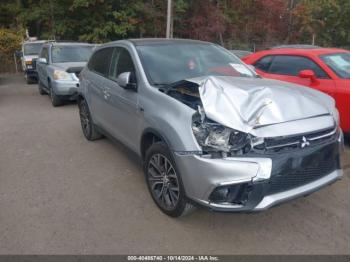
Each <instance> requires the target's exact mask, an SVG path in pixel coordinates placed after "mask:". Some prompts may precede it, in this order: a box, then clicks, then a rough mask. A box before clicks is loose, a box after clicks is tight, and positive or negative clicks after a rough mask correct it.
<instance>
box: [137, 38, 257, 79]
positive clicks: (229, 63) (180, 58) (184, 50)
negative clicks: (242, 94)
mask: <svg viewBox="0 0 350 262" xmlns="http://www.w3.org/2000/svg"><path fill="white" fill-rule="evenodd" d="M136 48H137V51H138V53H139V55H140V58H141V60H142V64H143V67H144V69H145V71H146V74H147V77H148V80H149V81H150V83H151V84H153V85H167V84H171V83H174V82H177V81H180V80H184V79H189V78H194V77H200V76H211V75H224V76H236V77H256V75H255V74H254V72H252V71H251V70H250V69H249V68H248V67H246V66H245V65H244V64H242V63H241V62H240V60H239V59H238V58H237V57H235V56H234V55H232V54H231V53H230V52H229V51H226V50H225V49H223V48H221V47H219V46H217V45H213V44H193V43H184V44H159V45H143V46H137V47H136Z"/></svg>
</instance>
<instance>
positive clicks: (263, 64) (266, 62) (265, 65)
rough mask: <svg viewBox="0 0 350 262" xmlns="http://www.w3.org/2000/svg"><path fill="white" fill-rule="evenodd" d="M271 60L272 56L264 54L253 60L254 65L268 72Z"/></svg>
mask: <svg viewBox="0 0 350 262" xmlns="http://www.w3.org/2000/svg"><path fill="white" fill-rule="evenodd" d="M271 62H272V56H264V57H263V58H260V59H259V60H258V61H257V62H255V64H254V66H255V67H256V68H257V69H259V70H261V71H264V72H268V71H269V68H270V65H271Z"/></svg>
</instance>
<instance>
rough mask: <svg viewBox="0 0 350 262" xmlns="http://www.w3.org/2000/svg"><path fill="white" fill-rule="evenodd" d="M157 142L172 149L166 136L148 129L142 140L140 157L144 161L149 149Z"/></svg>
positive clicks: (144, 132) (143, 133)
mask: <svg viewBox="0 0 350 262" xmlns="http://www.w3.org/2000/svg"><path fill="white" fill-rule="evenodd" d="M156 142H164V143H165V144H166V145H167V146H168V147H170V143H169V141H168V139H167V138H166V136H165V135H163V134H162V133H161V132H159V131H158V130H156V129H154V128H146V129H145V130H144V131H143V132H142V136H141V140H140V155H141V159H142V161H144V160H145V156H146V152H147V149H148V148H150V146H151V145H152V144H153V143H156Z"/></svg>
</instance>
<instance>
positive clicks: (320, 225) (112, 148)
mask: <svg viewBox="0 0 350 262" xmlns="http://www.w3.org/2000/svg"><path fill="white" fill-rule="evenodd" d="M348 144H349V143H348ZM349 167H350V149H349V148H348V146H347V148H346V149H345V154H344V168H345V175H344V178H343V180H341V181H339V182H337V183H335V184H333V185H331V186H329V187H327V188H324V189H323V190H321V191H318V192H316V193H314V194H312V195H311V196H308V197H307V198H301V199H297V200H294V201H291V202H289V203H286V204H283V205H280V206H277V207H275V208H272V209H270V210H268V211H266V212H263V213H256V214H222V213H212V212H208V211H206V210H198V211H197V212H195V213H193V214H192V215H190V216H187V217H183V218H181V219H172V218H169V217H167V216H165V215H163V214H162V213H161V212H160V211H159V210H158V209H157V207H156V206H155V205H154V204H153V202H152V200H151V198H150V196H149V193H148V191H147V188H146V185H145V182H144V178H143V174H142V171H141V167H140V164H139V160H138V159H137V158H136V157H135V156H134V155H133V153H131V152H129V151H128V150H127V149H126V148H125V147H123V146H122V145H121V144H116V143H112V142H111V141H109V140H107V139H103V140H99V141H96V142H88V141H86V140H85V139H84V137H83V135H82V132H81V128H80V123H79V116H78V111H77V107H76V105H75V104H69V105H66V106H63V107H59V108H53V107H52V106H51V104H50V101H49V98H48V97H47V96H41V95H39V93H38V89H37V86H36V85H26V84H25V82H24V78H23V77H22V76H21V75H1V76H0V236H1V237H0V254H145V253H148V254H203V253H205V254H350V223H349V221H350V194H349V188H350V179H349V174H350V170H349Z"/></svg>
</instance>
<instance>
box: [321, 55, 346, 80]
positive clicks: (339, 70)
mask: <svg viewBox="0 0 350 262" xmlns="http://www.w3.org/2000/svg"><path fill="white" fill-rule="evenodd" d="M321 59H322V60H323V62H325V63H326V64H327V65H328V66H329V67H330V68H331V69H332V70H333V71H334V73H336V74H337V75H338V76H339V77H341V78H350V53H337V54H331V55H323V56H321Z"/></svg>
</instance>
